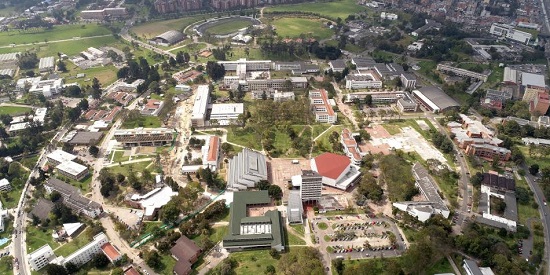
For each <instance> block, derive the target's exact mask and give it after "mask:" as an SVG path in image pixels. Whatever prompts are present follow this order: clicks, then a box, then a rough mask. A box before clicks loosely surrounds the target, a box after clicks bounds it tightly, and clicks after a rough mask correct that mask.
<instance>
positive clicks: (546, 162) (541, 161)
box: [518, 146, 550, 168]
mask: <svg viewBox="0 0 550 275" xmlns="http://www.w3.org/2000/svg"><path fill="white" fill-rule="evenodd" d="M518 148H519V149H520V150H521V152H522V153H523V155H524V156H525V164H527V166H531V165H533V164H538V165H539V166H540V167H541V168H543V167H548V166H550V156H543V157H537V158H535V157H530V156H529V146H518Z"/></svg>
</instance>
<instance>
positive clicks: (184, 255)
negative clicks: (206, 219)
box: [170, 236, 202, 275]
mask: <svg viewBox="0 0 550 275" xmlns="http://www.w3.org/2000/svg"><path fill="white" fill-rule="evenodd" d="M201 252H202V250H201V248H200V247H198V246H197V245H196V244H195V242H193V241H192V240H190V239H188V238H187V237H186V236H181V237H180V238H179V239H178V240H177V241H176V244H175V245H174V246H173V247H172V248H171V249H170V253H171V254H172V257H173V258H174V259H176V261H177V262H176V265H175V266H174V270H173V271H174V274H175V275H187V274H189V273H190V272H191V270H192V269H191V266H192V265H193V264H194V263H195V262H196V261H197V260H198V258H199V255H200V254H201Z"/></svg>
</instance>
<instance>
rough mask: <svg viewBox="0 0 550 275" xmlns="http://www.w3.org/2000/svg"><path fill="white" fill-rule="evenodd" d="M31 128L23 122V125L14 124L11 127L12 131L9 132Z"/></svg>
mask: <svg viewBox="0 0 550 275" xmlns="http://www.w3.org/2000/svg"><path fill="white" fill-rule="evenodd" d="M29 126H30V124H29V123H28V122H21V123H16V124H12V125H10V129H9V131H10V132H11V131H19V130H23V129H26V128H28V127H29Z"/></svg>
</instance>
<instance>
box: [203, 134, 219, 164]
mask: <svg viewBox="0 0 550 275" xmlns="http://www.w3.org/2000/svg"><path fill="white" fill-rule="evenodd" d="M219 146H220V138H219V137H218V136H211V137H210V139H209V145H208V157H207V158H206V159H207V160H208V161H215V160H217V159H218V157H219V156H218V147H219Z"/></svg>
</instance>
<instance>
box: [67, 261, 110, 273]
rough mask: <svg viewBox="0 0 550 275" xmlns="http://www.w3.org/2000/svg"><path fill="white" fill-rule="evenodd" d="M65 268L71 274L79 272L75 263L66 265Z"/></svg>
mask: <svg viewBox="0 0 550 275" xmlns="http://www.w3.org/2000/svg"><path fill="white" fill-rule="evenodd" d="M65 268H66V269H67V272H68V273H69V274H74V273H76V272H77V271H78V266H76V264H74V263H66V264H65ZM113 274H114V273H113Z"/></svg>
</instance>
